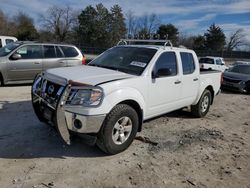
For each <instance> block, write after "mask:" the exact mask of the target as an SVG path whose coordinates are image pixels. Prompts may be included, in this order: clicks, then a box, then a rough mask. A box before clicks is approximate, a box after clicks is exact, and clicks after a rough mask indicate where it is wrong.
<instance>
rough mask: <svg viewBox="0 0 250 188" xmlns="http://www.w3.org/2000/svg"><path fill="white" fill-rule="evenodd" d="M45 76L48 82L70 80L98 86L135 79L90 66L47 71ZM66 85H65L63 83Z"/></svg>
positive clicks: (127, 75)
mask: <svg viewBox="0 0 250 188" xmlns="http://www.w3.org/2000/svg"><path fill="white" fill-rule="evenodd" d="M45 76H46V77H47V78H49V79H50V80H59V79H61V81H59V82H60V83H62V80H66V81H67V82H68V81H69V80H72V81H74V82H79V83H83V84H88V85H98V84H100V83H104V82H110V81H113V80H120V79H125V78H131V77H135V76H134V75H130V74H126V73H123V72H119V71H115V70H110V69H106V68H100V67H92V66H84V65H82V66H76V67H64V68H55V69H48V70H47V71H46V72H45ZM65 84H66V83H65Z"/></svg>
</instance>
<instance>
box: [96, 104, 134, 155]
mask: <svg viewBox="0 0 250 188" xmlns="http://www.w3.org/2000/svg"><path fill="white" fill-rule="evenodd" d="M138 126H139V119H138V115H137V112H136V111H135V110H134V109H133V108H132V107H130V106H129V105H126V104H119V105H117V106H115V107H114V108H113V110H111V112H110V113H109V114H108V115H107V117H106V119H105V121H104V123H103V127H102V129H101V130H100V132H99V134H98V140H97V146H98V147H99V148H100V149H101V150H103V151H104V152H105V153H108V154H117V153H120V152H122V151H124V150H125V149H127V148H128V147H129V146H130V144H131V143H132V142H133V140H134V138H135V136H136V133H137V130H138Z"/></svg>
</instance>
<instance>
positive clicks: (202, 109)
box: [191, 89, 212, 118]
mask: <svg viewBox="0 0 250 188" xmlns="http://www.w3.org/2000/svg"><path fill="white" fill-rule="evenodd" d="M211 101H212V95H211V92H210V91H209V90H207V89H206V90H205V91H204V92H203V93H202V95H201V98H200V100H199V102H198V103H197V104H196V105H193V106H191V112H192V113H193V114H194V116H196V117H198V118H201V117H204V116H205V115H206V114H207V113H208V111H209V108H210V105H211Z"/></svg>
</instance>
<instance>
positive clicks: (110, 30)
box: [77, 4, 126, 48]
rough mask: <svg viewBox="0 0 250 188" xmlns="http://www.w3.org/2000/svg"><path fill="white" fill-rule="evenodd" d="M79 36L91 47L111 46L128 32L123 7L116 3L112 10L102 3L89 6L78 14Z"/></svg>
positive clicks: (82, 41)
mask: <svg viewBox="0 0 250 188" xmlns="http://www.w3.org/2000/svg"><path fill="white" fill-rule="evenodd" d="M78 22H79V26H78V28H77V33H78V38H79V39H80V41H81V43H83V44H84V45H87V46H91V47H103V48H107V47H111V46H113V45H115V44H116V43H117V42H118V41H119V39H120V38H121V37H123V36H124V35H125V33H126V25H125V19H124V16H123V13H122V9H121V7H119V6H118V5H114V6H113V7H111V9H110V11H109V10H108V9H107V8H105V7H104V6H103V5H102V4H98V5H96V7H92V6H87V7H86V8H85V9H84V10H83V11H82V12H81V14H80V15H79V16H78Z"/></svg>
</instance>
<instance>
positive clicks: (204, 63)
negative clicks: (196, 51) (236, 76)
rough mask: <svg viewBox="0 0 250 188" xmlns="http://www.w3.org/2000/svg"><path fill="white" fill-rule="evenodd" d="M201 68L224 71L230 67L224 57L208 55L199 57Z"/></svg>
mask: <svg viewBox="0 0 250 188" xmlns="http://www.w3.org/2000/svg"><path fill="white" fill-rule="evenodd" d="M199 63H200V68H201V69H208V70H219V71H221V72H224V71H225V70H227V69H228V67H227V66H226V64H225V61H224V59H223V58H222V57H212V56H206V57H201V58H200V59H199Z"/></svg>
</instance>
